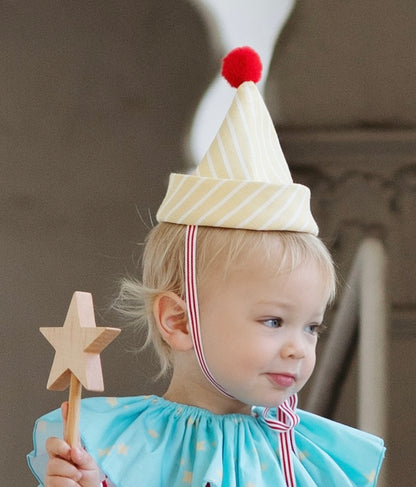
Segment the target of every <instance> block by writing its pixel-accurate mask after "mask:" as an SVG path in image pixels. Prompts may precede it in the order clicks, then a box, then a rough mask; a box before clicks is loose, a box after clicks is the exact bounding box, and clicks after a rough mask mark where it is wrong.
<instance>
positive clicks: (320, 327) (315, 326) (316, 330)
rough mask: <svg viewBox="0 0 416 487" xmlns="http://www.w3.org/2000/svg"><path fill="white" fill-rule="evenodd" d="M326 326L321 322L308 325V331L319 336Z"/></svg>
mask: <svg viewBox="0 0 416 487" xmlns="http://www.w3.org/2000/svg"><path fill="white" fill-rule="evenodd" d="M324 328H325V327H324V326H323V325H320V324H313V325H308V326H307V327H306V333H309V334H311V335H313V336H317V337H319V335H320V334H321V333H322V332H323V331H324Z"/></svg>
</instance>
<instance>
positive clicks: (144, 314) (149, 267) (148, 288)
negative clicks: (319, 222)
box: [115, 223, 336, 375]
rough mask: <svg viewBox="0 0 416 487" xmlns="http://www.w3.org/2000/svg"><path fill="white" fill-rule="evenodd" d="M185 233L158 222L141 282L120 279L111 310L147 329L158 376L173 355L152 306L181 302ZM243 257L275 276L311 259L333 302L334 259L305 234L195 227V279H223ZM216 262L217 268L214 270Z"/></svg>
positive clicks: (149, 240) (178, 227) (148, 245)
mask: <svg viewBox="0 0 416 487" xmlns="http://www.w3.org/2000/svg"><path fill="white" fill-rule="evenodd" d="M185 232H186V226H184V225H177V224H172V223H159V224H158V225H157V226H155V227H154V228H153V229H152V230H151V231H150V233H149V234H148V236H147V239H146V242H145V249H144V253H143V257H142V271H143V272H142V280H141V281H140V280H138V279H129V278H126V279H123V280H122V282H121V286H120V293H119V296H118V298H117V300H116V305H115V307H116V309H117V310H119V311H121V313H122V314H123V315H124V316H125V317H126V318H127V319H128V320H129V321H130V322H131V323H132V324H133V325H135V326H137V327H138V328H139V329H144V330H146V333H147V335H146V342H145V346H147V345H150V344H151V345H153V347H154V350H155V352H156V354H157V356H158V358H159V361H160V366H161V371H160V374H159V375H163V374H165V373H166V372H167V371H168V370H169V369H170V367H171V350H170V348H169V346H168V345H167V344H166V343H165V342H164V340H163V339H162V337H161V335H160V333H159V331H158V328H157V325H156V322H155V319H154V316H153V303H154V300H155V298H156V297H157V296H158V295H160V294H162V293H165V292H168V291H172V292H174V293H175V294H177V295H178V296H180V297H181V298H183V299H185ZM276 250H278V254H276ZM246 253H256V255H259V256H262V257H263V258H264V259H265V261H266V262H268V265H270V264H271V263H273V264H274V265H275V266H276V268H275V271H276V272H277V273H280V272H285V271H289V272H290V271H291V270H293V269H295V268H296V267H297V266H299V265H300V264H302V262H305V261H306V260H308V259H312V260H313V261H315V262H316V263H317V265H318V267H319V269H320V270H321V272H322V278H323V280H324V282H325V284H326V289H327V292H328V299H329V301H332V300H333V298H334V296H335V290H336V274H335V269H334V265H333V262H332V258H331V256H330V253H329V251H328V249H327V248H326V246H325V245H324V244H323V242H322V241H321V240H320V239H319V238H318V237H315V236H314V235H311V234H309V233H300V232H286V231H282V232H280V231H254V230H243V229H241V230H240V229H239V230H236V229H228V228H213V227H199V228H198V237H197V252H196V274H197V280H198V279H204V276H206V274H207V273H208V272H216V273H218V272H222V273H223V275H224V277H225V275H226V273H227V271H228V269H229V268H230V266H231V265H232V264H234V263H235V262H236V261H238V258H239V257H240V256H241V255H242V254H244V255H246ZM276 255H278V256H279V258H278V259H276ZM219 256H221V259H218V257H219ZM219 261H220V262H221V268H219V269H217V268H216V263H217V262H219Z"/></svg>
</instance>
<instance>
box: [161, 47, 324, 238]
mask: <svg viewBox="0 0 416 487" xmlns="http://www.w3.org/2000/svg"><path fill="white" fill-rule="evenodd" d="M260 73H261V62H260V59H259V57H258V55H257V53H256V52H255V51H253V50H252V49H251V48H249V47H243V48H237V49H234V50H233V51H231V52H230V54H228V56H227V57H226V58H224V60H223V69H222V74H223V75H224V77H225V78H226V79H227V81H229V83H230V84H231V85H232V86H234V87H236V88H237V92H236V94H235V97H234V99H233V101H232V103H231V106H230V108H229V110H228V112H227V114H226V117H225V119H224V121H223V123H222V125H221V127H220V129H219V131H218V133H217V135H216V136H215V138H214V140H213V142H212V144H211V146H210V147H209V149H208V151H207V153H206V154H205V156H204V157H203V159H202V161H201V162H200V164H199V166H198V167H197V168H196V169H195V171H194V172H193V174H175V173H173V174H171V175H170V178H169V185H168V190H167V193H166V196H165V198H164V200H163V202H162V204H161V206H160V208H159V211H158V213H157V216H156V217H157V220H158V221H159V222H170V223H178V224H183V225H202V226H210V227H225V228H244V229H248V230H282V231H297V232H308V233H312V234H315V235H317V234H318V227H317V225H316V222H315V220H314V218H313V216H312V214H311V211H310V191H309V188H307V187H306V186H303V185H300V184H295V183H293V180H292V177H291V175H290V171H289V168H288V165H287V162H286V159H285V156H284V154H283V152H282V149H281V147H280V143H279V139H278V137H277V134H276V131H275V128H274V125H273V122H272V119H271V117H270V114H269V112H268V110H267V108H266V105H265V104H264V101H263V98H262V97H261V95H260V93H259V91H258V89H257V86H256V85H255V83H256V82H257V81H258V80H259V79H260Z"/></svg>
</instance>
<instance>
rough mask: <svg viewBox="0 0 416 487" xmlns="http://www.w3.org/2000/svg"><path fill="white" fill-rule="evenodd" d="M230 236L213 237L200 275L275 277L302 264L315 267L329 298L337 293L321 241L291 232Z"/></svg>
mask: <svg viewBox="0 0 416 487" xmlns="http://www.w3.org/2000/svg"><path fill="white" fill-rule="evenodd" d="M233 232H235V231H231V234H229V235H228V237H229V239H225V240H222V241H221V240H220V241H217V242H216V241H215V239H212V240H211V241H210V242H209V245H208V246H206V248H205V249H204V250H203V254H204V259H203V260H204V262H203V263H202V265H200V269H199V271H200V273H199V277H200V278H201V277H202V278H203V279H204V280H205V279H208V280H210V281H211V282H212V281H214V282H215V281H217V282H221V281H224V280H227V279H228V277H229V276H230V273H231V274H239V273H240V274H241V273H244V272H245V271H247V272H248V274H250V273H251V274H252V275H253V276H254V275H257V276H259V275H260V274H261V275H262V276H263V277H264V278H267V277H276V276H278V275H283V274H286V275H287V274H290V273H291V272H292V271H294V270H295V269H297V268H299V267H303V266H305V265H308V266H309V267H311V266H312V267H314V269H315V270H316V271H317V272H318V273H319V275H320V277H321V278H322V282H323V284H324V287H325V288H326V289H327V294H328V296H329V298H328V300H332V299H333V296H334V294H335V271H334V267H333V264H332V260H331V257H330V255H329V253H328V251H327V250H326V248H325V247H324V245H323V244H322V242H320V241H319V240H317V239H316V238H315V237H312V236H304V235H299V234H292V233H289V232H286V233H285V232H283V234H282V232H252V231H248V232H242V233H240V234H238V233H236V234H234V233H233Z"/></svg>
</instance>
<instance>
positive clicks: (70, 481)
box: [45, 404, 100, 487]
mask: <svg viewBox="0 0 416 487" xmlns="http://www.w3.org/2000/svg"><path fill="white" fill-rule="evenodd" d="M62 413H63V414H62V415H63V418H64V422H65V420H66V416H67V404H63V407H62ZM46 451H47V452H48V455H49V461H48V465H47V467H46V477H45V487H76V486H79V487H99V486H100V479H99V471H98V467H97V465H96V464H95V462H94V460H93V459H92V457H91V456H90V455H89V454H88V453H87V452H86V451H85V450H84V449H83V448H81V447H80V446H79V447H74V448H71V447H70V446H69V445H68V443H66V442H65V441H63V440H60V439H59V438H48V439H47V440H46Z"/></svg>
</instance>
